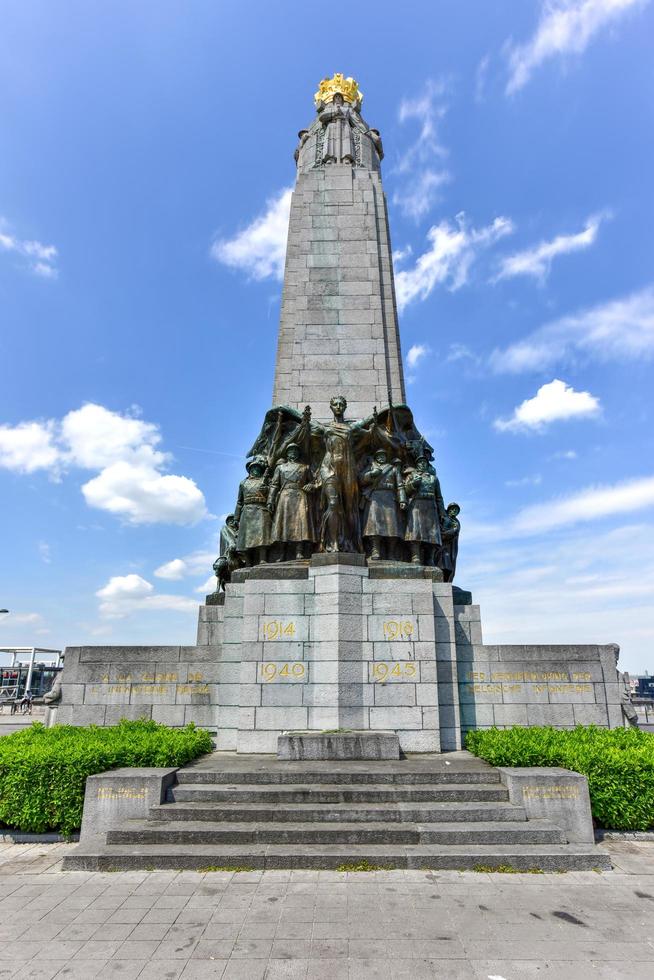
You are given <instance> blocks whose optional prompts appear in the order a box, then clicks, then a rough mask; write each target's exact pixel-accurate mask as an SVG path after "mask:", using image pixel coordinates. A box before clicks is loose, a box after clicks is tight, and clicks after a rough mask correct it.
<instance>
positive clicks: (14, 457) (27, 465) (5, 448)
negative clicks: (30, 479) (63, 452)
mask: <svg viewBox="0 0 654 980" xmlns="http://www.w3.org/2000/svg"><path fill="white" fill-rule="evenodd" d="M54 438H55V424H54V422H19V423H18V425H15V426H10V425H0V466H3V467H4V468H5V469H8V470H14V471H15V472H16V473H33V472H34V471H35V470H41V469H47V470H52V471H55V469H56V467H57V465H58V463H59V461H60V451H59V449H58V448H57V446H56V445H55V442H54Z"/></svg>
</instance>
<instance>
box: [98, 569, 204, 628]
mask: <svg viewBox="0 0 654 980" xmlns="http://www.w3.org/2000/svg"><path fill="white" fill-rule="evenodd" d="M95 594H96V596H97V597H98V599H100V600H101V601H100V615H101V616H102V617H103V618H104V619H123V618H124V617H125V616H129V615H131V614H132V613H135V612H141V611H146V612H158V611H162V610H169V611H171V612H184V613H187V612H195V611H196V610H197V601H196V600H195V599H188V598H186V597H185V596H177V595H163V594H161V595H157V594H156V593H155V591H154V586H153V585H152V583H151V582H148V581H147V580H146V579H144V578H142V577H141V576H140V575H136V574H134V573H132V574H131V575H114V576H113V577H112V578H110V579H109V581H108V582H107V584H106V585H104V586H103V587H102V588H101V589H98V591H97V592H96V593H95Z"/></svg>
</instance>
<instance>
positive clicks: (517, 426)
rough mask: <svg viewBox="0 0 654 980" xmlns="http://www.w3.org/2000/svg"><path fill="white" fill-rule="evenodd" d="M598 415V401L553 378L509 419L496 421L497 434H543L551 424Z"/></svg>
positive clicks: (494, 423) (588, 394)
mask: <svg viewBox="0 0 654 980" xmlns="http://www.w3.org/2000/svg"><path fill="white" fill-rule="evenodd" d="M599 411H600V403H599V399H597V398H595V396H594V395H591V393H590V392H589V391H575V389H574V388H573V387H572V386H571V385H567V384H566V383H565V382H564V381H559V379H558V378H555V379H554V380H553V381H550V382H549V384H545V385H542V386H541V387H540V388H539V389H538V391H537V392H536V394H535V395H534V397H533V398H527V399H525V401H523V402H522V404H520V405H518V406H517V407H516V408H515V409H514V411H513V415H512V416H511V418H509V419H495V421H494V422H493V426H494V427H495V428H496V429H497V430H498V432H534V431H542V430H543V429H544V428H545V427H546V426H547V425H549V424H550V423H551V422H560V421H562V420H564V419H573V418H588V417H589V416H595V415H597V414H598V413H599Z"/></svg>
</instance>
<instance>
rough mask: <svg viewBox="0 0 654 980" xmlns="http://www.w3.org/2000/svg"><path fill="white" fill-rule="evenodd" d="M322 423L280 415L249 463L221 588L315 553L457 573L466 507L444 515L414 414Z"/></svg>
mask: <svg viewBox="0 0 654 980" xmlns="http://www.w3.org/2000/svg"><path fill="white" fill-rule="evenodd" d="M330 407H331V411H332V415H333V418H332V420H330V421H323V422H316V421H314V420H312V418H311V409H310V407H309V406H307V407H306V408H305V409H304V412H302V413H301V414H300V413H299V412H297V411H295V410H294V409H290V408H275V409H271V410H270V411H269V412H268V413H267V415H266V418H265V421H264V424H263V427H262V430H261V433H260V435H259V437H258V438H257V440H256V442H255V443H254V446H253V447H252V449H251V450H250V453H249V454H248V461H247V463H246V470H247V476H246V477H245V479H244V480H243V481H242V482H241V484H240V487H239V491H238V500H237V504H236V508H235V510H234V513H233V514H230V515H229V516H228V517H227V520H226V523H225V526H224V527H223V529H222V531H221V540H220V557H219V558H218V559H217V560H216V562H215V563H214V570H215V572H216V575H217V577H218V583H219V588H220V587H223V588H224V585H225V583H226V582H228V581H229V578H230V576H231V573H232V572H233V571H234V570H235V569H236V568H240V567H248V566H252V565H259V564H265V563H267V562H283V561H299V560H303V559H307V558H309V557H310V555H311V554H312V553H314V552H316V551H320V552H358V553H362V554H366V555H367V556H368V558H369V559H370V560H371V561H377V560H381V559H387V560H391V561H409V562H411V563H413V564H415V565H426V566H433V567H439V568H441V569H442V572H443V578H444V580H445V581H446V582H450V581H452V579H453V578H454V573H455V571H456V559H457V551H458V538H459V531H460V523H459V520H458V514H459V510H460V508H459V505H458V504H455V503H452V504H449V505H448V506H447V508H446V507H445V505H444V503H443V496H442V493H441V488H440V482H439V480H438V476H437V474H436V471H435V469H434V466H433V464H432V460H433V450H432V448H431V446H429V445H428V443H427V442H426V441H425V439H424V438H423V437H422V436H421V435H420V433H419V432H418V430H417V429H416V427H415V424H414V422H413V416H412V414H411V411H410V409H409V408H407V406H405V405H400V406H393V405H391V406H389V407H388V408H387V409H385V410H383V411H382V412H379V413H378V412H377V411H376V410H375V411H374V412H373V414H372V415H371V416H369V417H368V418H366V419H361V420H358V421H350V420H346V418H345V410H346V408H347V402H346V400H345V398H344V397H343V396H342V395H336V396H334V397H333V398H332V400H331V402H330Z"/></svg>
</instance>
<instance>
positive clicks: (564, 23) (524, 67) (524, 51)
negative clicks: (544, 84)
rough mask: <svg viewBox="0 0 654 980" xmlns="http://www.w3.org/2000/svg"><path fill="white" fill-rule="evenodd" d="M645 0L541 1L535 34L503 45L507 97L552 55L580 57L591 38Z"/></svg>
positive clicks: (644, 2)
mask: <svg viewBox="0 0 654 980" xmlns="http://www.w3.org/2000/svg"><path fill="white" fill-rule="evenodd" d="M647 2H648V0H545V2H543V5H542V11H541V17H540V22H539V24H538V27H537V28H536V33H535V34H534V36H533V37H532V38H530V39H529V41H527V43H526V44H520V45H511V44H509V45H508V46H507V54H508V60H509V70H510V77H509V80H508V82H507V86H506V92H507V95H511V94H512V93H514V92H517V91H518V89H520V88H522V87H523V85H526V83H527V82H528V81H529V79H530V77H531V75H532V73H533V71H534V69H536V68H538V67H539V66H540V65H541V64H542V63H543V62H545V61H547V60H548V59H549V58H553V57H555V56H562V55H568V54H581V53H582V52H583V51H585V50H586V47H587V46H588V44H589V43H590V41H591V40H592V38H593V37H594V36H595V35H596V34H597V33H598V32H599V31H601V30H602V28H605V27H608V26H609V25H611V24H613V23H614V22H615V21H617V20H618V19H619V18H620V17H622V16H623V15H624V14H626V13H627V12H628V11H629V10H631V9H635V8H636V7H642V6H644V5H645V4H646V3H647Z"/></svg>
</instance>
